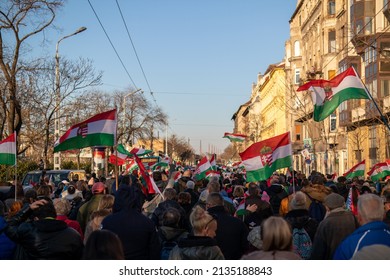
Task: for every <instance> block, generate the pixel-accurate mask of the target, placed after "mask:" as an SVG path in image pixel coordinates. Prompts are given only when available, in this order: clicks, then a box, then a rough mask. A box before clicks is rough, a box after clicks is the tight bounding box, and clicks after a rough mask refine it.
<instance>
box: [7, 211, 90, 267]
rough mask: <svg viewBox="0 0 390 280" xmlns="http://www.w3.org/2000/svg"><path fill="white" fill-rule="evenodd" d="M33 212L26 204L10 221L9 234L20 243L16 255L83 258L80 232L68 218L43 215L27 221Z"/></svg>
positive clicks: (26, 258)
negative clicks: (45, 216) (69, 223)
mask: <svg viewBox="0 0 390 280" xmlns="http://www.w3.org/2000/svg"><path fill="white" fill-rule="evenodd" d="M31 213H32V210H31V209H30V208H29V206H28V205H26V206H25V207H24V208H23V209H22V210H21V211H20V212H19V213H18V214H17V215H15V216H14V217H12V218H11V219H10V220H9V221H8V226H7V227H6V229H5V232H6V234H7V236H8V237H9V238H10V239H11V240H12V241H14V242H15V243H17V244H18V248H17V252H16V256H15V258H16V259H25V260H38V259H41V260H43V259H45V260H79V259H81V257H82V253H83V241H82V239H81V236H80V234H79V233H78V232H77V231H75V230H74V229H72V228H70V227H68V225H67V224H66V223H65V222H64V221H59V220H55V219H43V220H38V221H33V222H24V221H25V220H26V219H27V218H28V217H29V216H30V215H31Z"/></svg>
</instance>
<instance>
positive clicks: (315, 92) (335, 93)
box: [298, 67, 370, 122]
mask: <svg viewBox="0 0 390 280" xmlns="http://www.w3.org/2000/svg"><path fill="white" fill-rule="evenodd" d="M304 90H309V91H311V92H312V99H313V103H314V112H313V118H314V120H315V121H316V122H319V121H322V120H324V119H325V118H327V117H328V116H329V115H331V114H332V113H333V112H334V111H335V110H336V109H337V107H338V106H339V105H340V104H341V103H343V102H344V101H346V100H349V99H369V96H370V95H369V93H368V92H367V90H366V88H365V86H364V85H363V83H362V81H361V80H360V78H359V76H358V74H357V73H356V71H355V69H354V68H353V67H350V68H348V69H347V70H346V71H344V72H343V73H341V74H339V75H337V76H336V77H334V78H333V79H331V80H329V81H328V80H312V81H309V82H308V83H306V84H304V85H302V86H300V87H299V88H298V91H304Z"/></svg>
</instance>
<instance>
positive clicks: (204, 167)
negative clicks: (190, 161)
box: [194, 156, 212, 180]
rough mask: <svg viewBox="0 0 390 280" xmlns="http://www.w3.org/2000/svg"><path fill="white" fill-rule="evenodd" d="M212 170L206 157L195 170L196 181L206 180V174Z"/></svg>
mask: <svg viewBox="0 0 390 280" xmlns="http://www.w3.org/2000/svg"><path fill="white" fill-rule="evenodd" d="M210 170H212V168H211V164H210V162H209V159H208V158H207V156H204V157H203V158H202V159H201V160H200V162H199V164H198V165H197V166H196V169H195V172H194V176H195V178H196V180H201V179H204V178H206V173H207V171H210Z"/></svg>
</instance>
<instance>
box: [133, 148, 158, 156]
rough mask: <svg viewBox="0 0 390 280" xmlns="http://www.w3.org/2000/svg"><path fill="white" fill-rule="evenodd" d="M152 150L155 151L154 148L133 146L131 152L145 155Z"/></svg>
mask: <svg viewBox="0 0 390 280" xmlns="http://www.w3.org/2000/svg"><path fill="white" fill-rule="evenodd" d="M151 152H153V151H152V150H145V149H142V148H133V149H132V150H131V151H130V153H131V154H132V155H136V156H139V157H140V156H144V155H147V154H150V153H151Z"/></svg>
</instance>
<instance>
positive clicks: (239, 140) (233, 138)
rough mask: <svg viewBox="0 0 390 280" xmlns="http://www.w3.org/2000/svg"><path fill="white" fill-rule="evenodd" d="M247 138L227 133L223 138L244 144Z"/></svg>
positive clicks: (242, 135)
mask: <svg viewBox="0 0 390 280" xmlns="http://www.w3.org/2000/svg"><path fill="white" fill-rule="evenodd" d="M246 137H247V136H246V135H244V134H238V133H229V132H225V134H224V136H223V137H222V138H228V139H229V140H230V142H244V140H245V138H246Z"/></svg>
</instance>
